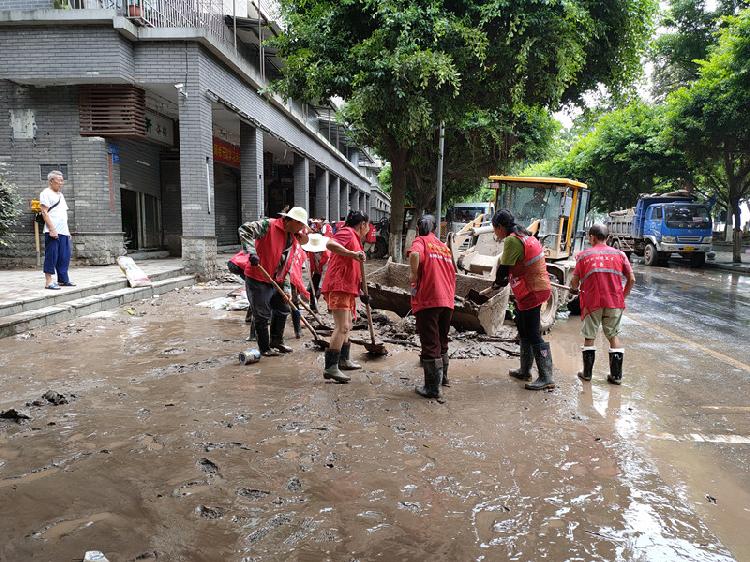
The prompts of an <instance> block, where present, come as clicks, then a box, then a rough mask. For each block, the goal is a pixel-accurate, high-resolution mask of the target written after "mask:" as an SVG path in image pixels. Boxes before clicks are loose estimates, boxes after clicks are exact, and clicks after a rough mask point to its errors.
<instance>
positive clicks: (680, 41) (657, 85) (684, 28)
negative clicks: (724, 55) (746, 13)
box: [650, 0, 750, 99]
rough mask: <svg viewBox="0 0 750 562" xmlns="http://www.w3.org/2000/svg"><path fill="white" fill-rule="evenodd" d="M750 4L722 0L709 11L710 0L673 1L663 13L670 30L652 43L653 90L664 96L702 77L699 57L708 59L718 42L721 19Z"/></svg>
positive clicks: (658, 96)
mask: <svg viewBox="0 0 750 562" xmlns="http://www.w3.org/2000/svg"><path fill="white" fill-rule="evenodd" d="M748 5H750V2H748V0H719V1H718V2H716V3H715V7H714V9H713V10H709V9H708V7H707V2H706V0H671V2H670V7H669V9H668V10H667V11H666V13H665V14H664V15H663V18H662V22H661V23H662V25H663V26H664V27H666V28H667V30H668V31H667V32H666V33H663V34H661V35H659V36H658V37H657V38H656V39H655V40H654V41H653V43H652V45H651V48H650V57H651V60H652V61H653V62H654V73H653V93H654V95H655V96H656V97H657V98H658V99H663V98H664V97H666V95H667V94H668V93H670V92H671V91H673V90H675V89H677V88H679V87H682V86H687V85H688V84H690V83H691V82H693V81H695V80H696V79H697V78H698V73H699V65H698V62H697V61H698V60H702V59H705V58H706V56H707V55H708V51H709V48H710V47H711V46H712V45H713V44H714V43H715V42H716V32H717V30H718V29H719V26H720V23H721V18H722V17H723V16H727V15H733V14H735V13H736V12H737V11H739V10H740V9H741V8H743V7H744V8H746V7H748Z"/></svg>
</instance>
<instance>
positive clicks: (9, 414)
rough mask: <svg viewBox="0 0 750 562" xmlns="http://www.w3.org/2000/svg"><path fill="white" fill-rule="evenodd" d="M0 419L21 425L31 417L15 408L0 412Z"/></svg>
mask: <svg viewBox="0 0 750 562" xmlns="http://www.w3.org/2000/svg"><path fill="white" fill-rule="evenodd" d="M0 419H4V420H12V421H14V422H16V423H23V421H24V420H30V419H31V416H30V415H28V414H25V413H23V412H19V411H18V410H16V409H15V408H10V409H9V410H5V411H4V412H0Z"/></svg>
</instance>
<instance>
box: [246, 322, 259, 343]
mask: <svg viewBox="0 0 750 562" xmlns="http://www.w3.org/2000/svg"><path fill="white" fill-rule="evenodd" d="M256 339H258V336H257V334H256V333H255V320H254V319H253V318H252V316H251V317H250V335H248V336H247V339H246V340H245V341H255V340H256Z"/></svg>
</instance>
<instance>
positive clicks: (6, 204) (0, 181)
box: [0, 170, 21, 246]
mask: <svg viewBox="0 0 750 562" xmlns="http://www.w3.org/2000/svg"><path fill="white" fill-rule="evenodd" d="M20 214H21V198H20V197H19V195H18V189H17V188H16V186H15V185H14V184H12V183H11V182H10V181H9V180H8V178H7V177H6V176H5V175H4V174H3V173H2V170H0V246H8V244H9V242H10V238H12V236H13V234H12V233H11V227H12V226H13V224H14V223H15V222H16V219H17V218H18V216H19V215H20Z"/></svg>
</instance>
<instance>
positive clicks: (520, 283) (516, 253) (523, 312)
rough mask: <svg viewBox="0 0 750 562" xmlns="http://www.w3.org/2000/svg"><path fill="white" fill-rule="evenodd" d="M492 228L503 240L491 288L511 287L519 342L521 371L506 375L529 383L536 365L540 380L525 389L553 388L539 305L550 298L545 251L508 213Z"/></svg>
mask: <svg viewBox="0 0 750 562" xmlns="http://www.w3.org/2000/svg"><path fill="white" fill-rule="evenodd" d="M492 226H493V228H494V229H495V236H496V237H497V239H498V240H504V243H503V255H502V256H501V257H500V260H499V263H498V266H497V270H496V273H495V282H494V283H493V287H495V288H501V287H505V286H506V285H508V283H510V289H511V291H512V292H513V296H514V297H515V299H516V326H517V327H518V336H519V339H520V340H521V367H520V368H519V369H515V370H513V371H510V372H509V373H508V374H509V375H510V376H511V377H514V378H517V379H520V380H524V381H528V380H531V367H532V365H533V364H534V361H536V367H537V370H538V371H539V377H538V378H537V379H536V380H535V381H534V382H530V383H526V388H527V389H528V390H543V389H545V388H555V383H554V381H553V380H552V352H551V350H550V346H549V344H548V343H547V342H545V341H544V339H542V331H541V325H540V312H541V308H542V305H543V304H544V303H545V302H547V299H549V297H550V295H551V286H550V283H549V275H548V274H547V264H546V262H545V260H544V248H543V247H542V245H541V244H540V243H539V240H537V239H536V238H534V236H532V235H531V234H530V233H529V231H527V230H526V229H525V228H524V227H523V226H521V225H519V224H516V221H515V218H514V217H513V214H512V213H511V212H510V211H509V210H507V209H502V210H500V211H498V212H497V213H495V216H493V217H492Z"/></svg>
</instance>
